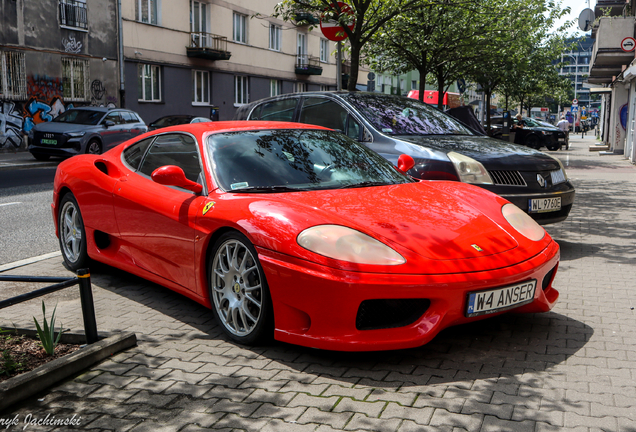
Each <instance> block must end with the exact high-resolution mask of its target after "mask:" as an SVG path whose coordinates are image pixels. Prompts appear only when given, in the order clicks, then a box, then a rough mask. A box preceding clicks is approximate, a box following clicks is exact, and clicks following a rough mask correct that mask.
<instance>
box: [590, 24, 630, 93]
mask: <svg viewBox="0 0 636 432" xmlns="http://www.w3.org/2000/svg"><path fill="white" fill-rule="evenodd" d="M635 27H636V22H635V20H634V17H632V16H630V17H603V18H601V19H600V20H599V21H598V24H597V31H596V41H595V42H594V48H593V49H592V58H591V61H590V63H591V64H590V66H591V67H590V73H589V77H588V82H590V83H592V84H609V83H611V82H612V81H613V80H614V77H617V76H618V75H619V74H620V73H621V71H622V70H623V66H627V65H629V64H630V63H631V61H632V60H634V48H635V47H634V46H633V45H631V44H633V40H630V39H629V38H627V37H628V36H629V37H632V36H633V35H634V29H635Z"/></svg>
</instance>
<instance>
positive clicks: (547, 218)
mask: <svg viewBox="0 0 636 432" xmlns="http://www.w3.org/2000/svg"><path fill="white" fill-rule="evenodd" d="M574 195H575V190H574V188H570V189H566V190H562V191H554V192H546V193H541V192H537V193H523V194H501V196H502V197H504V198H505V199H507V200H508V201H510V202H511V203H513V204H514V205H516V206H517V207H519V208H520V209H521V210H523V211H525V212H526V213H528V214H529V215H530V217H532V219H534V220H535V221H537V222H538V223H539V224H541V225H548V224H552V223H556V222H561V221H564V220H565V219H567V217H568V215H569V214H570V210H572V204H573V203H574ZM554 197H561V209H560V210H558V211H552V212H546V213H529V210H528V209H529V207H528V204H529V201H530V200H531V199H541V198H554Z"/></svg>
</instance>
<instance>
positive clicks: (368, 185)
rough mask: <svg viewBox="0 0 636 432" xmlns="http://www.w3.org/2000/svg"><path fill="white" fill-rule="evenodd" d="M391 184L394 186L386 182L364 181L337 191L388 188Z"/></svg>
mask: <svg viewBox="0 0 636 432" xmlns="http://www.w3.org/2000/svg"><path fill="white" fill-rule="evenodd" d="M393 184H396V183H391V182H387V181H365V182H361V183H353V184H347V185H342V186H341V187H339V188H338V189H354V188H362V187H370V186H389V185H393Z"/></svg>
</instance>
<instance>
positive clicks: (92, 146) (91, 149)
mask: <svg viewBox="0 0 636 432" xmlns="http://www.w3.org/2000/svg"><path fill="white" fill-rule="evenodd" d="M86 153H88V154H100V153H101V147H100V146H99V143H98V142H97V141H91V142H89V143H88V148H87V149H86Z"/></svg>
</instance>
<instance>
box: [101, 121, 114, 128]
mask: <svg viewBox="0 0 636 432" xmlns="http://www.w3.org/2000/svg"><path fill="white" fill-rule="evenodd" d="M103 125H104V126H106V127H107V128H108V127H111V126H115V122H114V121H112V120H104V123H103Z"/></svg>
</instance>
